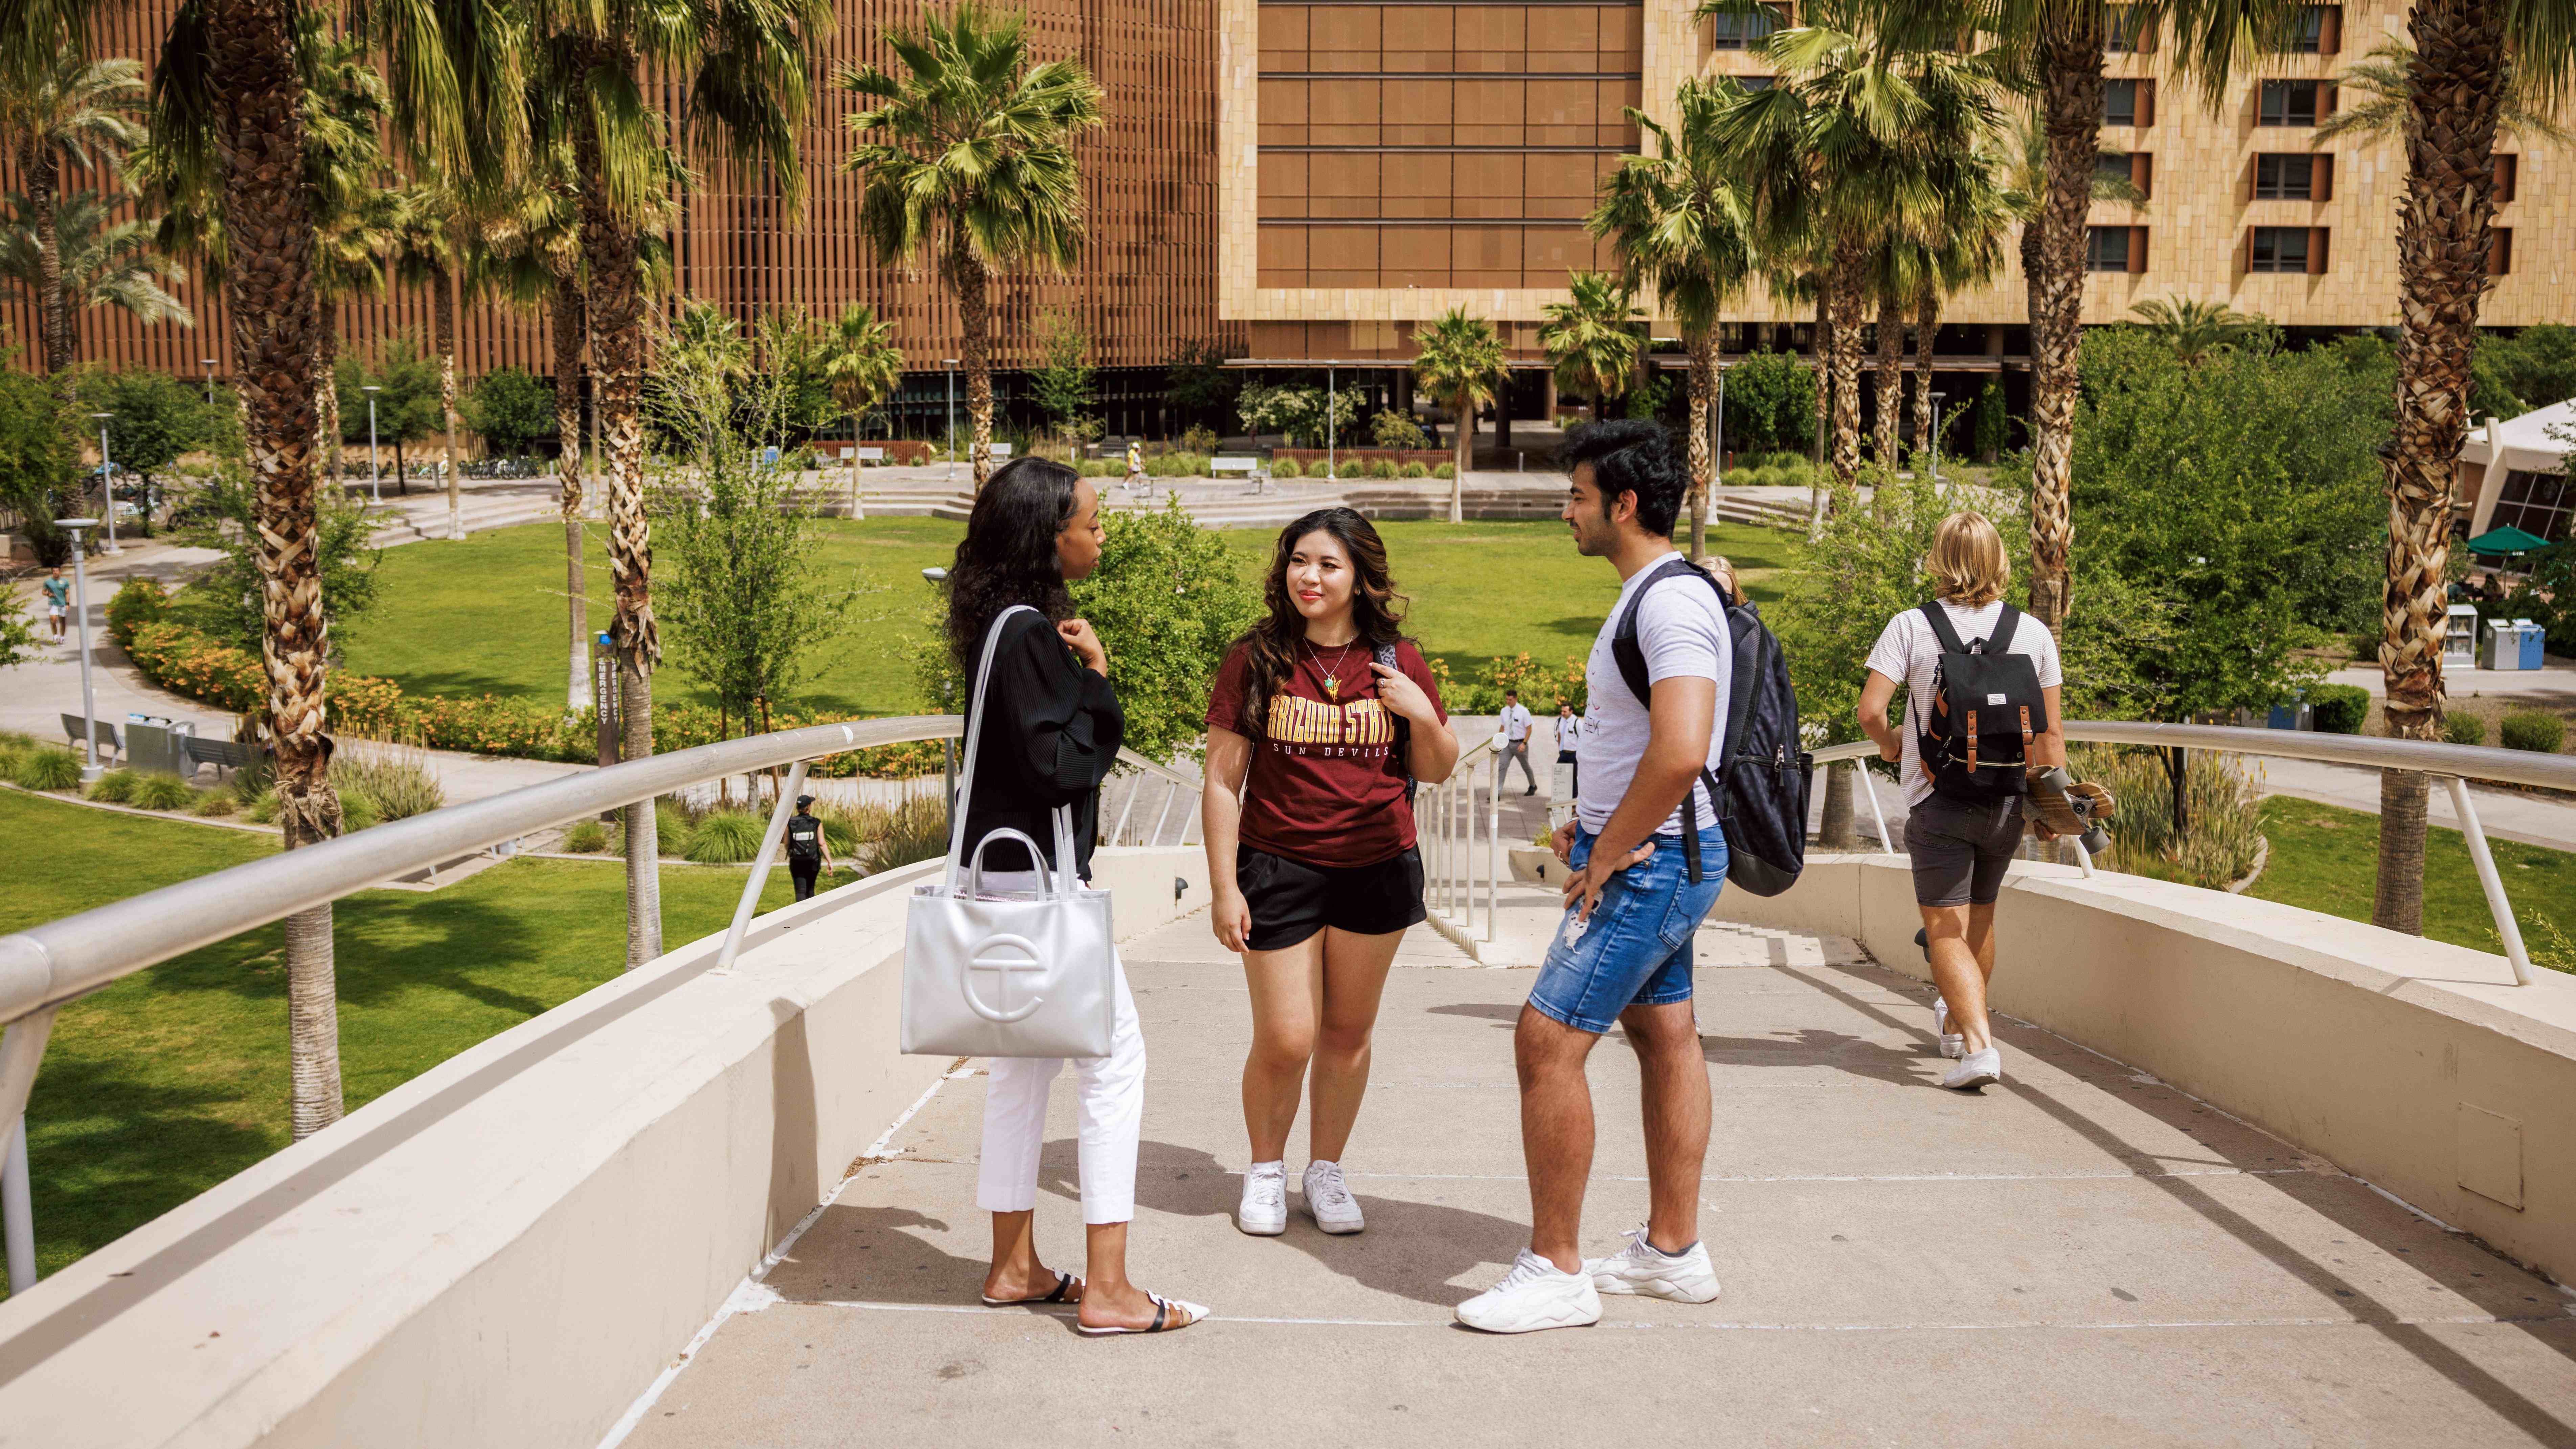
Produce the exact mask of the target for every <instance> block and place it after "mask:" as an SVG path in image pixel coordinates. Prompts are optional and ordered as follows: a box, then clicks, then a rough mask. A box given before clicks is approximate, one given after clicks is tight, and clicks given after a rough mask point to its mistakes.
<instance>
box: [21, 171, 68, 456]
mask: <svg viewBox="0 0 2576 1449" xmlns="http://www.w3.org/2000/svg"><path fill="white" fill-rule="evenodd" d="M18 174H19V175H20V176H21V177H23V178H25V184H26V187H27V221H28V224H29V225H30V226H31V227H32V228H33V229H34V231H35V233H36V289H37V293H38V295H37V298H36V330H37V333H38V337H37V343H38V346H39V347H40V348H41V350H42V352H43V355H44V363H45V374H46V376H48V377H50V378H52V379H53V380H54V392H55V395H56V396H57V397H58V398H59V399H60V400H61V401H62V402H63V403H64V404H65V405H66V406H65V409H64V411H65V414H66V421H68V420H69V413H70V408H69V406H68V404H69V403H70V401H71V383H72V379H71V376H70V368H71V365H72V342H73V337H72V316H71V305H70V301H71V299H70V297H69V296H68V295H67V294H66V293H65V290H64V288H63V239H62V224H61V222H60V220H59V212H60V202H61V199H62V177H63V163H62V156H61V154H60V153H58V152H56V151H55V150H54V148H53V147H51V146H45V145H28V146H23V147H21V148H19V155H18ZM78 431H83V430H81V429H78V428H75V432H78Z"/></svg>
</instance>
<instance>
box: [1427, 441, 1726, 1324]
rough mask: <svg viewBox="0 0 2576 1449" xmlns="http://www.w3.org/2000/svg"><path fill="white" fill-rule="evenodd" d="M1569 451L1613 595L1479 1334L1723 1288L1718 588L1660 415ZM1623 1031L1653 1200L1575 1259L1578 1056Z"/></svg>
mask: <svg viewBox="0 0 2576 1449" xmlns="http://www.w3.org/2000/svg"><path fill="white" fill-rule="evenodd" d="M1568 453H1569V454H1570V457H1571V461H1572V464H1573V470H1574V476H1573V479H1572V483H1571V486H1570V488H1569V490H1568V497H1567V500H1566V505H1565V512H1564V518H1565V521H1566V522H1567V524H1568V525H1569V526H1571V527H1572V529H1573V530H1574V541H1575V547H1576V548H1577V549H1578V550H1579V551H1580V552H1582V553H1583V554H1584V555H1585V556H1586V557H1589V558H1602V559H1608V560H1609V561H1610V563H1611V564H1612V565H1613V566H1614V567H1616V568H1617V569H1618V571H1619V577H1620V579H1621V580H1622V586H1621V588H1620V591H1619V602H1618V604H1617V605H1616V606H1614V607H1613V608H1612V609H1611V611H1610V617H1609V618H1608V619H1607V620H1605V621H1603V623H1602V626H1601V632H1600V635H1599V637H1597V638H1596V639H1595V640H1594V641H1593V645H1592V655H1591V659H1590V661H1589V663H1588V664H1587V665H1586V667H1585V672H1584V682H1585V688H1586V690H1587V693H1588V696H1589V698H1588V705H1587V708H1586V711H1585V716H1584V722H1583V731H1582V744H1581V746H1580V754H1581V757H1582V790H1581V794H1580V796H1579V798H1578V799H1577V802H1576V817H1575V819H1574V820H1573V821H1571V822H1569V823H1568V824H1566V825H1565V826H1564V827H1562V828H1561V829H1559V830H1558V831H1557V832H1556V834H1555V836H1554V837H1553V843H1554V845H1555V847H1556V853H1557V856H1558V858H1559V859H1561V860H1563V861H1564V862H1565V863H1566V864H1567V865H1568V866H1569V867H1570V868H1571V870H1572V875H1571V876H1570V877H1569V878H1568V880H1567V882H1566V886H1565V903H1566V911H1565V915H1564V918H1563V920H1562V921H1561V923H1560V924H1559V926H1558V929H1557V935H1556V940H1555V941H1554V942H1553V943H1552V944H1551V945H1550V946H1549V947H1548V952H1547V960H1546V962H1545V963H1544V964H1543V965H1541V966H1540V967H1539V973H1538V979H1537V980H1536V981H1535V982H1533V983H1532V984H1531V986H1530V994H1529V1002H1528V1004H1527V1005H1525V1006H1523V1007H1522V1008H1521V1014H1520V1023H1519V1026H1518V1028H1517V1029H1516V1031H1515V1033H1514V1037H1513V1047H1514V1054H1515V1056H1516V1057H1517V1064H1518V1067H1519V1071H1520V1086H1521V1152H1522V1155H1523V1157H1524V1159H1525V1160H1526V1162H1527V1163H1528V1170H1529V1187H1530V1244H1529V1246H1528V1247H1526V1248H1524V1249H1522V1250H1521V1252H1520V1255H1519V1258H1518V1260H1517V1261H1516V1262H1515V1263H1514V1264H1513V1265H1512V1270H1511V1272H1509V1273H1508V1274H1506V1275H1504V1277H1503V1280H1502V1281H1501V1282H1499V1283H1497V1284H1495V1285H1494V1286H1493V1287H1491V1288H1489V1289H1487V1290H1485V1291H1484V1292H1483V1293H1480V1294H1478V1295H1476V1296H1475V1297H1473V1298H1470V1299H1468V1300H1467V1301H1466V1302H1464V1303H1461V1304H1459V1305H1458V1310H1457V1316H1458V1321H1459V1322H1460V1323H1463V1324H1466V1325H1467V1326H1468V1327H1470V1328H1479V1329H1483V1330H1485V1331H1487V1332H1489V1333H1527V1332H1530V1331H1532V1330H1534V1329H1542V1328H1570V1327H1576V1326H1579V1325H1582V1324H1588V1323H1596V1322H1598V1321H1600V1318H1601V1296H1600V1295H1601V1294H1603V1293H1634V1294H1647V1295H1651V1296H1653V1297H1657V1298H1666V1299H1672V1300H1674V1301H1677V1302H1683V1303H1706V1302H1708V1301H1710V1300H1711V1299H1713V1298H1715V1297H1717V1292H1718V1285H1717V1275H1716V1274H1715V1272H1713V1271H1712V1270H1711V1268H1710V1266H1709V1259H1708V1249H1707V1247H1706V1246H1705V1245H1704V1244H1702V1243H1701V1242H1700V1240H1699V1195H1700V1169H1701V1165H1702V1163H1703V1162H1704V1161H1705V1159H1706V1158H1707V1155H1708V1130H1709V1089H1708V1062H1707V1059H1706V1057H1705V1056H1704V1055H1703V1054H1702V1053H1701V1051H1700V1043H1699V1022H1698V1018H1697V1017H1696V1015H1695V1014H1694V1013H1693V1010H1692V1007H1691V985H1692V982H1691V965H1692V961H1691V937H1692V935H1693V934H1694V933H1695V932H1697V931H1698V930H1699V923H1700V921H1701V920H1702V918H1704V917H1706V916H1707V915H1708V912H1709V908H1710V907H1712V906H1714V905H1715V904H1716V903H1717V893H1718V888H1719V886H1721V885H1722V884H1724V882H1725V880H1726V863H1727V853H1726V835H1725V833H1724V832H1723V831H1722V830H1721V829H1720V828H1719V826H1718V820H1717V808H1716V801H1715V800H1714V799H1712V798H1710V796H1709V794H1708V793H1707V792H1706V791H1705V790H1703V789H1701V788H1700V786H1701V785H1702V782H1703V781H1705V780H1707V779H1709V778H1710V774H1709V772H1710V771H1711V770H1713V769H1714V768H1715V767H1716V766H1717V765H1718V764H1719V763H1720V751H1721V747H1722V738H1721V736H1722V731H1723V727H1724V721H1725V719H1726V700H1727V691H1728V686H1729V683H1730V680H1731V676H1732V674H1733V670H1734V643H1733V637H1732V634H1731V632H1730V630H1729V629H1728V627H1727V619H1726V606H1725V604H1724V603H1723V602H1722V601H1721V600H1720V599H1719V597H1718V592H1717V590H1716V589H1715V588H1714V587H1713V586H1712V583H1711V580H1710V579H1709V577H1708V576H1707V575H1706V574H1703V573H1701V572H1699V571H1698V570H1696V569H1693V568H1691V567H1690V566H1689V565H1688V564H1687V563H1684V562H1682V559H1681V555H1680V554H1678V553H1675V552H1674V551H1673V546H1672V528H1673V517H1674V515H1675V514H1676V513H1678V512H1679V511H1680V508H1681V503H1682V498H1683V496H1684V495H1685V493H1687V491H1688V488H1689V477H1688V474H1687V473H1686V472H1685V470H1684V469H1683V467H1682V465H1681V461H1680V460H1679V459H1678V458H1677V457H1676V456H1675V455H1674V450H1673V444H1672V439H1671V436H1670V435H1669V434H1668V433H1666V432H1665V430H1664V429H1663V428H1661V427H1659V426H1657V425H1655V424H1653V423H1647V422H1630V421H1620V422H1610V423H1601V424H1597V425H1595V426H1593V427H1590V428H1586V429H1585V430H1584V431H1583V432H1582V433H1580V434H1578V435H1577V436H1576V438H1575V440H1574V442H1573V443H1572V444H1571V445H1570V447H1569V449H1568ZM1632 610H1633V612H1634V615H1635V619H1634V624H1633V628H1634V639H1633V641H1632V642H1633V647H1634V648H1635V649H1636V650H1637V651H1638V652H1639V653H1640V654H1642V656H1643V663H1644V664H1645V674H1646V679H1647V680H1648V682H1649V685H1648V694H1649V695H1650V698H1639V697H1638V695H1637V694H1636V693H1634V692H1632V690H1631V689H1630V686H1629V684H1628V681H1627V678H1626V676H1625V675H1624V674H1623V673H1622V671H1621V669H1620V667H1619V662H1618V661H1619V656H1620V653H1621V651H1622V649H1623V648H1624V647H1628V646H1627V645H1626V644H1623V642H1622V641H1621V639H1620V634H1621V633H1622V632H1623V631H1622V630H1621V627H1620V625H1621V621H1622V620H1623V619H1626V618H1627V616H1628V615H1629V614H1630V613H1631V611H1632ZM1684 831H1688V832H1690V833H1689V834H1687V835H1685V834H1684V833H1683V832H1684ZM1614 1025H1615V1026H1619V1027H1623V1028H1625V1029H1626V1032H1627V1037H1628V1045H1629V1046H1630V1047H1631V1048H1633V1049H1634V1050H1635V1051H1636V1053H1637V1066H1638V1074H1639V1077H1640V1079H1641V1095H1642V1096H1643V1098H1644V1107H1645V1130H1646V1175H1647V1180H1648V1184H1649V1186H1648V1196H1649V1199H1650V1201H1651V1203H1652V1207H1651V1210H1650V1212H1649V1214H1648V1216H1647V1219H1646V1222H1645V1224H1644V1225H1643V1226H1641V1227H1638V1228H1636V1229H1634V1230H1633V1231H1631V1232H1630V1233H1629V1234H1628V1242H1627V1245H1626V1246H1625V1247H1623V1248H1621V1249H1620V1250H1619V1251H1618V1252H1616V1253H1613V1254H1611V1255H1610V1256H1608V1257H1606V1258H1594V1259H1586V1258H1585V1257H1584V1256H1583V1255H1582V1250H1581V1247H1580V1241H1581V1234H1582V1220H1583V1194H1584V1187H1585V1185H1586V1183H1587V1181H1588V1180H1589V1179H1590V1177H1591V1174H1592V1147H1593V1130H1592V1092H1591V1087H1590V1085H1589V1083H1588V1082H1587V1081H1586V1080H1585V1077H1584V1064H1585V1062H1586V1060H1587V1059H1588V1058H1589V1057H1590V1056H1591V1053H1592V1048H1593V1046H1594V1044H1596V1043H1598V1042H1599V1041H1600V1040H1601V1038H1602V1037H1603V1036H1604V1035H1605V1034H1607V1033H1608V1032H1609V1030H1610V1028H1611V1027H1612V1026H1614Z"/></svg>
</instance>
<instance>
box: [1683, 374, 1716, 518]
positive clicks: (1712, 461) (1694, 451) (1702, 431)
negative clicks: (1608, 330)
mask: <svg viewBox="0 0 2576 1449" xmlns="http://www.w3.org/2000/svg"><path fill="white" fill-rule="evenodd" d="M1682 340H1683V343H1684V345H1685V346H1687V347H1688V348H1689V349H1690V520H1691V544H1690V556H1691V562H1693V563H1697V562H1699V561H1700V560H1701V559H1704V558H1706V557H1708V490H1709V480H1710V479H1711V478H1712V477H1714V476H1716V472H1717V468H1716V462H1717V460H1716V458H1715V457H1714V456H1713V455H1712V454H1711V453H1710V451H1709V442H1708V410H1709V407H1710V406H1711V404H1713V403H1714V402H1715V401H1716V399H1717V327H1716V324H1714V323H1711V324H1710V325H1709V326H1707V327H1704V328H1702V329H1700V330H1699V331H1697V332H1694V333H1691V334H1689V335H1688V336H1686V337H1685V338H1683V339H1682Z"/></svg>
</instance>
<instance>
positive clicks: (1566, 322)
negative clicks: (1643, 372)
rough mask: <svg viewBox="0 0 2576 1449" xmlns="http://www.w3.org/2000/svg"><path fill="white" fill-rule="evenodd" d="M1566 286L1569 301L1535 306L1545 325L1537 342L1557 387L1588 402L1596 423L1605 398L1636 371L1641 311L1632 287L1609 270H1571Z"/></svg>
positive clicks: (1625, 384) (1642, 335)
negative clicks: (1553, 373)
mask: <svg viewBox="0 0 2576 1449" xmlns="http://www.w3.org/2000/svg"><path fill="white" fill-rule="evenodd" d="M1566 286H1567V289H1568V291H1569V293H1570V294H1571V300H1569V301H1564V302H1548V303H1545V304H1543V305H1541V306H1540V308H1539V311H1540V312H1542V313H1544V314H1545V315H1546V317H1547V323H1546V325H1545V326H1542V327H1541V328H1539V330H1538V343H1539V346H1541V347H1544V348H1546V349H1547V355H1548V359H1549V362H1550V364H1551V365H1552V366H1553V368H1554V370H1555V373H1556V386H1557V390H1558V391H1559V392H1570V393H1572V394H1574V395H1575V396H1576V397H1579V398H1582V399H1584V400H1585V401H1587V402H1589V403H1590V404H1591V405H1592V420H1593V421H1594V422H1599V421H1600V420H1601V419H1602V417H1603V416H1604V415H1605V414H1604V413H1603V408H1604V407H1605V406H1606V404H1607V403H1608V401H1609V399H1610V398H1611V397H1612V396H1613V395H1615V394H1618V393H1622V392H1625V391H1627V390H1628V383H1629V379H1630V378H1631V377H1633V376H1634V375H1635V374H1636V371H1637V358H1638V356H1639V354H1641V353H1642V352H1643V351H1644V350H1645V345H1646V338H1645V317H1646V314H1645V313H1644V312H1642V311H1640V310H1639V309H1638V307H1637V289H1636V287H1635V286H1633V285H1632V284H1630V283H1629V282H1628V281H1627V280H1626V279H1624V278H1622V277H1619V276H1617V275H1616V274H1614V273H1610V272H1576V273H1574V274H1573V275H1572V276H1570V277H1568V278H1567V279H1566Z"/></svg>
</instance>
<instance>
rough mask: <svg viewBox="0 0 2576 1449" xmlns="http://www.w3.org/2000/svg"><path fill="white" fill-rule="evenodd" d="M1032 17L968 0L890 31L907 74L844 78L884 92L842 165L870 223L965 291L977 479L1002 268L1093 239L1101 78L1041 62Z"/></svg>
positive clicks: (853, 90)
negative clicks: (1086, 225) (1080, 147)
mask: <svg viewBox="0 0 2576 1449" xmlns="http://www.w3.org/2000/svg"><path fill="white" fill-rule="evenodd" d="M1023 29H1024V25H1023V22H1022V20H1021V18H1020V17H1019V16H1017V15H1013V14H1002V15H993V14H989V13H987V12H986V11H985V10H983V9H982V8H980V7H979V6H978V5H976V4H975V3H974V0H959V3H958V4H957V6H956V7H955V8H954V9H952V10H950V11H949V12H948V13H947V15H946V16H944V17H943V16H941V15H940V14H939V13H938V12H937V11H933V12H931V13H930V14H929V16H928V17H927V18H926V19H925V20H924V21H923V23H922V27H921V29H920V30H918V31H910V30H899V29H898V30H889V31H887V32H886V45H887V47H888V48H890V49H891V50H893V51H894V53H895V56H896V58H898V59H899V60H901V61H902V62H903V65H904V70H905V75H904V77H903V78H901V79H898V78H896V77H895V76H893V75H890V74H888V73H887V72H885V71H882V70H879V69H877V68H876V67H875V66H873V65H857V66H845V67H843V68H842V69H841V71H840V72H839V74H838V76H837V77H836V83H837V84H838V85H839V86H840V87H841V89H843V90H845V91H847V92H849V93H850V94H852V95H855V96H865V97H868V98H869V99H870V100H872V101H873V102H875V104H874V105H872V106H871V107H870V108H868V109H866V110H863V111H856V112H853V113H851V115H850V116H849V118H848V124H849V128H850V133H851V134H852V135H853V136H855V137H857V138H858V140H857V142H856V144H854V145H853V146H852V147H851V149H850V155H849V158H848V159H847V160H845V161H844V162H842V163H841V164H842V169H844V170H846V171H848V172H850V173H851V174H853V175H855V176H858V177H860V178H861V182H862V185H863V187H864V194H863V197H862V199H861V201H860V205H859V229H860V230H861V231H862V232H864V233H865V234H866V236H867V238H868V242H869V244H870V245H871V246H872V247H873V248H874V249H875V251H876V254H877V259H878V261H879V262H881V263H884V264H886V265H893V264H895V263H897V262H906V263H908V262H910V261H911V259H912V258H914V257H915V256H918V255H920V254H921V253H922V252H924V251H928V252H930V253H931V254H932V255H934V256H936V257H937V258H938V266H939V277H940V280H941V281H942V282H944V283H945V284H946V285H947V287H948V290H949V291H950V292H951V293H953V294H954V295H955V296H956V298H957V324H958V330H959V332H960V333H961V334H962V336H961V338H960V340H959V343H958V357H959V359H960V360H961V361H962V362H964V363H965V365H966V411H967V413H968V415H969V416H970V417H972V418H973V419H974V432H975V436H974V443H973V446H972V449H971V451H970V453H969V456H970V457H971V458H972V459H973V460H974V473H975V486H976V487H977V488H979V489H980V488H982V487H983V486H984V479H985V477H986V475H987V474H989V473H990V472H991V470H992V454H991V447H992V440H993V371H992V351H991V349H992V343H991V340H990V337H989V336H988V333H989V331H990V328H991V326H992V317H991V308H990V304H989V302H988V301H987V300H986V295H985V294H986V288H987V286H988V284H989V283H990V281H991V278H992V276H993V274H994V273H995V272H998V271H1004V270H1008V269H1010V268H1013V267H1025V266H1037V267H1045V268H1049V269H1052V270H1058V271H1061V270H1063V269H1064V268H1066V267H1070V266H1071V265H1073V263H1074V260H1075V259H1076V257H1078V256H1079V255H1080V253H1081V250H1082V230H1083V213H1082V172H1081V164H1080V162H1079V160H1078V159H1077V158H1076V156H1075V154H1074V143H1075V142H1076V141H1077V140H1079V139H1080V138H1081V136H1082V134H1083V133H1084V132H1086V131H1089V130H1092V129H1094V128H1095V127H1098V126H1099V125H1101V124H1102V118H1101V111H1100V102H1101V89H1100V85H1099V83H1098V82H1097V81H1095V80H1093V79H1092V77H1091V72H1089V71H1088V70H1085V69H1084V68H1083V66H1082V62H1080V61H1078V60H1050V61H1042V62H1037V63H1034V64H1033V63H1032V62H1031V60H1030V57H1029V52H1028V41H1027V38H1026V37H1025V35H1024V34H1023Z"/></svg>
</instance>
